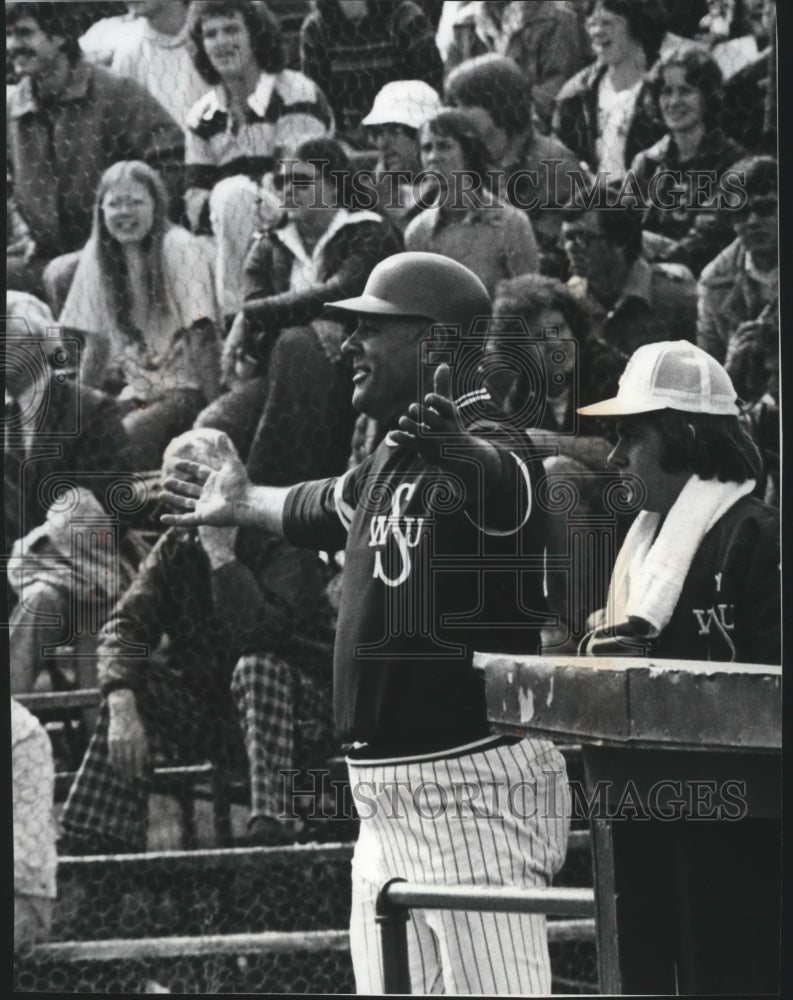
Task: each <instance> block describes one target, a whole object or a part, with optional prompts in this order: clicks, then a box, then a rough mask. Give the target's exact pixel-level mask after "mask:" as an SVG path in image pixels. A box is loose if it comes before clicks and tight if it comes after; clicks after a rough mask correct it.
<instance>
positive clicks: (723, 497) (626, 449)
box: [578, 341, 781, 664]
mask: <svg viewBox="0 0 793 1000" xmlns="http://www.w3.org/2000/svg"><path fill="white" fill-rule="evenodd" d="M578 412H579V413H580V414H582V415H583V416H598V417H614V418H616V419H617V428H616V429H617V435H618V440H617V444H616V446H615V448H614V449H613V451H612V452H611V453H610V454H609V456H608V462H609V464H610V465H612V466H614V467H616V468H617V469H618V470H619V471H620V473H621V474H622V476H623V477H624V479H625V481H626V485H628V486H629V487H630V489H631V490H638V491H639V494H640V496H641V497H642V499H641V505H642V509H641V510H640V513H639V514H638V515H637V517H636V520H635V521H634V522H633V524H632V525H631V528H630V530H629V532H628V535H627V537H626V538H625V541H624V543H623V545H622V547H621V549H620V551H619V553H618V555H617V559H616V562H615V565H614V569H613V572H612V576H611V583H610V587H609V594H608V601H607V605H606V607H605V608H602V609H601V610H600V611H597V612H595V613H594V615H592V616H591V620H590V626H591V631H590V632H589V633H588V634H587V636H585V638H584V640H582V649H585V651H586V652H587V653H589V654H592V655H612V654H615V653H622V654H625V653H633V654H634V655H642V653H643V652H644V653H648V654H650V653H651V654H652V655H653V656H661V657H668V658H672V659H695V660H720V661H738V662H751V663H769V664H777V663H780V662H781V659H780V656H781V651H780V580H779V512H778V511H777V510H776V509H774V508H773V507H770V506H768V505H767V504H764V503H762V502H761V501H760V500H758V499H756V498H755V497H754V496H753V495H752V494H753V491H754V490H755V487H756V481H757V478H758V476H759V474H760V471H761V467H762V463H761V458H760V454H759V452H758V450H757V447H756V446H755V444H754V442H753V441H752V440H751V438H750V437H749V436H748V434H747V433H746V432H745V431H744V429H743V427H742V425H741V423H740V422H739V417H738V415H739V410H738V406H737V396H736V392H735V389H734V388H733V385H732V382H731V381H730V377H729V375H728V374H727V372H726V371H725V370H724V368H723V367H722V366H721V365H720V364H719V363H718V361H716V360H715V359H714V358H713V357H711V356H710V355H709V354H707V353H706V352H705V351H703V350H702V349H701V348H699V347H696V346H694V345H693V344H690V343H688V342H687V341H663V342H660V343H655V344H646V345H645V346H643V347H640V348H639V349H638V350H637V351H636V352H635V353H634V354H633V356H632V357H631V359H630V360H629V362H628V364H627V366H626V368H625V371H624V372H623V375H622V377H621V379H620V383H619V389H618V391H617V394H616V396H614V397H613V398H611V399H606V400H603V401H601V402H598V403H593V404H592V405H591V406H584V407H581V408H579V410H578Z"/></svg>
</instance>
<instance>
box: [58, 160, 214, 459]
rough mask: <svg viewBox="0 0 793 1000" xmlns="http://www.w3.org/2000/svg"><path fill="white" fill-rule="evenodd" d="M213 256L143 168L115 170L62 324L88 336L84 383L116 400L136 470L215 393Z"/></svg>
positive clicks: (100, 196)
mask: <svg viewBox="0 0 793 1000" xmlns="http://www.w3.org/2000/svg"><path fill="white" fill-rule="evenodd" d="M213 277H214V276H213V269H212V254H211V247H210V246H209V245H208V243H207V242H206V241H205V240H203V239H202V238H199V237H196V236H193V235H191V234H190V233H189V232H188V231H187V230H186V229H183V228H182V227H181V226H175V225H172V224H171V223H170V222H169V220H168V218H167V215H166V204H165V191H164V188H163V185H162V182H161V181H160V179H159V177H158V176H157V174H156V173H155V172H154V171H153V170H151V169H150V168H149V167H147V166H146V165H145V164H144V163H140V162H136V161H131V162H123V163H116V164H114V165H113V166H112V167H110V169H109V170H107V171H106V172H105V174H104V175H103V177H102V180H101V182H100V184H99V190H98V191H97V193H96V198H95V200H94V225H93V230H92V233H91V238H90V240H89V241H88V243H87V244H86V246H85V248H84V250H83V251H82V253H81V254H80V257H79V263H78V264H77V267H76V270H75V272H74V279H73V281H72V283H71V287H70V288H69V293H68V296H67V298H66V302H65V304H64V307H63V311H62V312H61V315H60V322H61V323H63V324H65V325H66V326H69V327H74V328H76V329H78V330H81V331H84V334H85V350H84V353H83V359H82V365H81V369H80V372H81V377H82V379H83V381H84V382H85V383H86V384H87V385H93V386H97V387H99V388H105V389H109V390H113V391H115V392H116V393H120V397H121V399H122V400H123V401H124V402H125V403H126V404H127V408H128V410H129V412H128V413H127V414H126V416H125V417H124V429H125V431H126V433H127V435H128V437H129V443H130V456H131V460H132V463H133V467H134V468H137V469H156V468H157V467H158V466H159V464H160V461H161V459H162V453H163V450H164V448H165V445H166V444H167V443H168V441H170V439H171V438H172V437H173V436H174V435H175V434H177V433H179V432H180V431H183V430H185V429H186V428H187V427H189V426H190V424H191V423H192V421H193V420H194V419H195V417H196V415H197V414H198V413H199V411H200V410H201V409H202V407H203V406H205V405H206V403H207V402H209V401H210V400H212V399H214V398H215V396H216V395H217V392H218V388H219V373H218V367H219V358H220V335H219V330H218V323H219V317H218V308H217V304H216V302H215V295H214V281H213Z"/></svg>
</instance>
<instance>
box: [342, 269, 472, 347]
mask: <svg viewBox="0 0 793 1000" xmlns="http://www.w3.org/2000/svg"><path fill="white" fill-rule="evenodd" d="M325 305H326V306H327V307H328V308H331V309H338V310H341V311H342V312H348V313H355V314H358V315H360V314H364V315H367V314H368V315H377V316H423V317H425V318H426V319H429V320H432V321H433V322H435V323H443V324H444V325H449V326H458V327H460V330H461V332H462V333H463V334H467V333H468V331H469V328H470V326H471V322H472V321H473V320H474V319H476V318H477V317H480V316H483V317H489V316H490V315H491V312H492V307H491V302H490V296H489V295H488V294H487V289H486V288H485V286H484V285H483V284H482V282H481V281H480V280H479V278H477V276H476V275H475V274H474V273H473V271H469V270H468V268H467V267H464V266H463V265H462V264H458V263H457V261H456V260H452V259H451V258H450V257H444V256H442V255H441V254H437V253H420V252H418V251H415V252H410V253H397V254H394V255H393V256H392V257H386V259H385V260H381V261H380V263H379V264H378V265H377V266H376V267H375V268H374V269H373V270H372V273H371V274H370V275H369V280H368V281H367V282H366V287H365V288H364V290H363V293H362V294H361V295H358V296H357V297H356V298H354V299H341V301H339V302H326V303H325Z"/></svg>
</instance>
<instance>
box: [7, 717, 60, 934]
mask: <svg viewBox="0 0 793 1000" xmlns="http://www.w3.org/2000/svg"><path fill="white" fill-rule="evenodd" d="M11 774H12V783H11V794H12V799H13V824H14V951H17V950H19V949H22V948H26V947H29V946H30V945H34V944H38V943H40V942H42V941H46V940H47V939H48V938H49V936H50V928H51V926H52V908H53V904H54V902H55V897H56V894H57V887H56V882H55V878H56V873H57V868H58V855H57V853H56V850H55V837H56V832H55V810H54V797H55V765H54V764H53V759H52V747H51V746H50V738H49V736H48V735H47V732H46V730H45V729H44V727H43V726H42V725H41V723H40V722H39V720H38V719H37V718H36V717H35V716H34V715H31V713H30V712H29V711H28V710H27V709H26V708H24V707H23V706H22V705H20V704H19V702H18V701H15V699H14V698H12V699H11Z"/></svg>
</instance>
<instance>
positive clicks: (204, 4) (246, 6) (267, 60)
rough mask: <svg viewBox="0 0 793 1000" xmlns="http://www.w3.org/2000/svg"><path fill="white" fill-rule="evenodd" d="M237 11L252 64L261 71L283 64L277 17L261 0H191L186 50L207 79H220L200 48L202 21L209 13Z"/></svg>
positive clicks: (222, 14)
mask: <svg viewBox="0 0 793 1000" xmlns="http://www.w3.org/2000/svg"><path fill="white" fill-rule="evenodd" d="M235 14H239V15H240V16H241V17H242V20H243V22H244V24H245V27H246V28H247V30H248V34H249V35H250V38H251V48H252V49H253V57H254V59H255V60H256V65H257V66H258V67H259V69H260V70H262V72H264V73H278V72H280V71H281V70H282V69H283V68H284V66H285V65H286V56H285V54H284V47H283V43H282V41H281V29H280V27H279V24H278V20H277V18H276V17H275V15H274V14H272V13H271V12H270V11H269V10H268V8H267V5H266V4H265V3H263V2H262V0H193V2H192V3H191V4H190V8H189V10H188V13H187V23H188V25H189V33H190V51H191V55H192V57H193V62H194V63H195V68H196V69H197V70H198V72H199V73H200V74H201V76H202V77H203V78H204V79H205V80H206V82H207V83H211V84H216V83H220V75H219V74H218V72H217V71H216V70H215V68H214V66H213V65H212V63H211V62H210V61H209V57H208V56H207V54H206V51H205V50H204V42H203V38H202V25H203V23H204V21H205V20H207V19H208V18H210V17H226V18H228V17H234V15H235Z"/></svg>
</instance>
